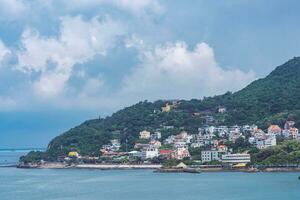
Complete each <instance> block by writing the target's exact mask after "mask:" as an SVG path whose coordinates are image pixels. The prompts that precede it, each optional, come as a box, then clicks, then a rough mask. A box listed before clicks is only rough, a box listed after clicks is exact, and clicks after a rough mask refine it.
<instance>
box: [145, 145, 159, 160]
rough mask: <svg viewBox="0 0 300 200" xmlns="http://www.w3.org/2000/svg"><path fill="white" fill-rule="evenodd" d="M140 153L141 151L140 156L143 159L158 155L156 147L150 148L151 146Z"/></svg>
mask: <svg viewBox="0 0 300 200" xmlns="http://www.w3.org/2000/svg"><path fill="white" fill-rule="evenodd" d="M142 153H143V155H142V158H144V159H151V158H155V157H158V155H159V152H158V149H157V148H152V147H151V148H147V149H145V150H143V151H142Z"/></svg>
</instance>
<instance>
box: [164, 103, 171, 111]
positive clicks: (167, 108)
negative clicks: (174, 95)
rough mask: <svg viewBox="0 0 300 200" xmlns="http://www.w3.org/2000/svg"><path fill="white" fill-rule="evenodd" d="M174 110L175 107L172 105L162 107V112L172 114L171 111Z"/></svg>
mask: <svg viewBox="0 0 300 200" xmlns="http://www.w3.org/2000/svg"><path fill="white" fill-rule="evenodd" d="M172 108H173V106H172V105H169V104H168V103H167V104H166V105H165V106H163V107H161V111H162V112H170V111H171V110H172Z"/></svg>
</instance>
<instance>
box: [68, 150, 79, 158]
mask: <svg viewBox="0 0 300 200" xmlns="http://www.w3.org/2000/svg"><path fill="white" fill-rule="evenodd" d="M68 156H69V157H75V158H78V157H79V153H78V152H76V151H71V152H69V153H68Z"/></svg>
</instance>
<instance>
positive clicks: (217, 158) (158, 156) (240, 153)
mask: <svg viewBox="0 0 300 200" xmlns="http://www.w3.org/2000/svg"><path fill="white" fill-rule="evenodd" d="M175 107H176V105H175V104H166V105H165V106H164V107H162V108H161V111H162V112H170V111H171V110H172V109H173V108H175ZM218 112H220V113H225V112H226V108H225V107H222V106H220V107H218ZM205 119H206V120H207V124H209V123H210V122H211V120H213V117H212V116H206V118H205ZM164 128H167V129H173V128H174V127H173V126H168V127H164ZM182 129H183V128H182ZM278 140H279V141H283V140H299V141H300V134H299V132H298V129H297V128H296V127H295V122H294V121H286V122H285V125H284V127H282V128H280V127H279V126H278V125H275V124H274V125H270V126H269V128H268V129H267V131H266V132H264V131H263V130H261V129H259V127H258V126H256V125H235V126H213V125H204V126H202V127H199V128H198V133H197V134H189V133H188V132H187V131H185V130H181V131H180V132H178V134H177V135H170V136H168V137H167V138H165V139H162V134H161V132H160V129H157V130H156V131H154V132H150V131H148V130H146V129H145V130H143V131H141V132H139V140H138V141H137V142H136V143H135V145H134V149H131V150H130V151H129V149H128V148H127V146H126V151H121V143H120V140H119V139H113V140H110V143H108V144H105V145H103V146H102V148H101V149H99V151H100V157H90V156H80V155H79V153H78V152H74V151H73V152H69V154H68V156H67V157H61V158H60V159H61V161H68V160H70V159H73V160H74V158H75V160H76V159H78V160H82V161H84V162H102V163H139V164H147V163H164V162H166V161H168V160H177V161H181V160H185V161H189V162H191V161H192V162H193V163H194V164H195V163H197V164H202V165H204V164H205V165H215V164H222V165H231V166H246V165H247V164H249V163H251V152H250V151H251V150H253V149H258V150H262V149H266V148H269V147H273V146H276V145H277V144H278Z"/></svg>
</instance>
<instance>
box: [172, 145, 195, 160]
mask: <svg viewBox="0 0 300 200" xmlns="http://www.w3.org/2000/svg"><path fill="white" fill-rule="evenodd" d="M173 157H174V158H176V159H178V160H182V159H183V158H189V157H191V155H190V152H189V150H188V149H187V148H184V147H183V148H177V149H176V150H175V151H174V156H173Z"/></svg>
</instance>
